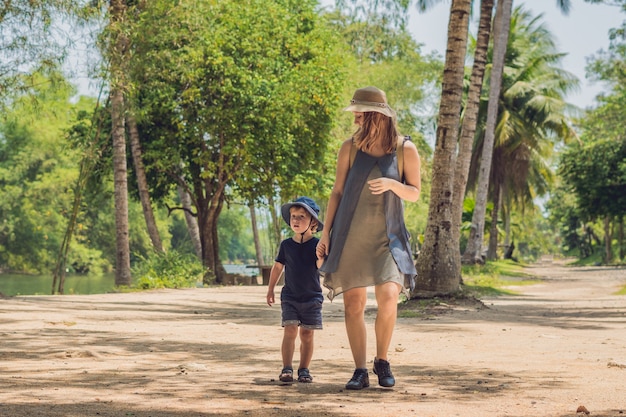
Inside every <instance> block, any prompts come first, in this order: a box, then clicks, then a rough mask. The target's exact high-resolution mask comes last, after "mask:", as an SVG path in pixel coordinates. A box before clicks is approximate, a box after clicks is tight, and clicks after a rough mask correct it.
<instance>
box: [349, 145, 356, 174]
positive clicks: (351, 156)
mask: <svg viewBox="0 0 626 417" xmlns="http://www.w3.org/2000/svg"><path fill="white" fill-rule="evenodd" d="M351 140H352V146H351V147H350V168H352V164H354V158H355V157H356V151H357V147H356V143H354V138H351Z"/></svg>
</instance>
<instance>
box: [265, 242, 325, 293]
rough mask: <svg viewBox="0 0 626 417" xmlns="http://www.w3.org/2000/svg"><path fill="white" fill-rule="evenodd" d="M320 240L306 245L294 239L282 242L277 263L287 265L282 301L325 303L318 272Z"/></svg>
mask: <svg viewBox="0 0 626 417" xmlns="http://www.w3.org/2000/svg"><path fill="white" fill-rule="evenodd" d="M317 242H319V239H318V238H316V237H314V238H311V239H309V240H308V241H306V242H304V243H298V242H296V241H295V240H293V239H292V238H289V239H285V240H283V241H282V242H280V249H279V250H278V255H277V256H276V259H275V260H276V262H280V263H281V264H283V265H285V285H284V286H283V290H282V292H281V294H280V299H281V300H283V299H288V300H291V301H297V302H305V301H313V300H316V299H317V300H319V301H320V302H323V301H324V295H323V294H322V286H321V285H320V275H319V273H318V272H317V263H316V261H317V256H316V254H315V248H316V247H317Z"/></svg>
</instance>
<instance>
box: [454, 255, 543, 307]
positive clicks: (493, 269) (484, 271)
mask: <svg viewBox="0 0 626 417" xmlns="http://www.w3.org/2000/svg"><path fill="white" fill-rule="evenodd" d="M461 274H462V276H463V286H462V291H463V292H464V293H467V294H468V295H471V296H473V297H476V298H480V297H485V296H489V297H493V296H498V295H517V294H519V293H518V292H516V291H514V290H511V289H510V288H509V287H512V286H523V285H534V284H537V283H539V282H540V281H539V280H537V279H535V277H534V276H533V275H532V274H529V273H528V272H526V271H525V270H524V265H523V264H519V263H516V262H512V261H509V260H502V261H493V262H492V261H488V262H487V263H486V264H485V265H472V266H463V267H462V271H461Z"/></svg>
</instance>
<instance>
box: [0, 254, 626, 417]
mask: <svg viewBox="0 0 626 417" xmlns="http://www.w3.org/2000/svg"><path fill="white" fill-rule="evenodd" d="M530 272H532V273H534V274H536V275H537V276H539V277H542V278H543V279H544V281H543V282H542V283H541V284H538V285H532V286H526V287H516V288H515V290H516V291H519V292H521V293H520V294H519V295H515V296H502V297H497V298H489V299H483V302H484V304H485V306H484V307H481V305H479V304H469V305H468V304H463V305H450V306H448V307H445V306H444V307H443V308H442V307H441V306H440V307H438V308H437V309H435V310H432V311H427V312H426V313H424V314H415V315H414V316H415V317H407V316H411V314H408V313H403V314H402V315H403V316H404V317H403V318H400V319H399V320H398V324H397V328H396V331H395V333H394V338H393V342H392V348H391V352H390V361H391V364H392V369H393V371H394V373H395V375H396V378H397V385H396V386H395V387H394V388H392V389H384V388H381V387H379V386H378V385H377V383H376V382H377V381H376V377H375V376H374V375H373V374H371V373H370V378H371V381H372V386H371V387H370V388H368V389H365V390H363V391H346V390H345V389H344V384H345V383H346V382H347V380H348V379H349V378H350V376H351V374H352V370H353V364H352V359H351V355H350V350H349V347H348V342H347V338H346V335H345V329H344V325H343V311H342V309H343V303H342V299H341V298H338V299H336V300H335V301H334V302H333V303H330V302H326V303H325V305H324V320H325V324H324V325H325V328H324V330H322V331H319V332H316V336H315V337H316V348H315V349H316V350H315V353H314V359H313V363H312V365H311V373H312V375H313V377H314V382H313V383H312V384H299V383H294V384H282V383H280V382H278V380H277V376H278V373H279V371H280V368H281V362H280V342H281V337H282V329H281V327H280V307H279V306H274V307H271V308H270V307H268V306H267V305H266V304H265V291H266V288H265V287H263V286H237V287H221V288H205V289H188V290H164V291H149V292H141V293H131V294H101V295H87V296H76V295H68V296H21V297H13V298H8V299H0V416H2V417H8V416H10V417H23V416H54V417H56V416H72V417H73V416H80V417H82V416H140V417H165V416H168V417H179V416H181V417H182V416H186V417H187V416H189V417H195V416H281V417H287V416H294V417H295V416H299V417H313V416H330V417H335V416H364V417H367V416H394V417H395V416H438V417H439V416H443V417H450V416H480V417H490V416H516V417H526V416H528V417H530V416H533V417H535V416H553V417H565V416H577V415H579V416H584V415H585V414H584V413H582V412H577V410H580V411H584V410H583V409H582V408H581V407H584V408H585V410H587V411H588V412H589V413H590V415H591V416H611V417H614V416H626V296H616V295H614V293H615V291H617V290H618V289H619V288H620V287H621V286H623V285H625V284H626V269H624V268H621V269H619V268H600V267H597V268H591V267H586V268H574V267H565V266H563V265H557V264H544V265H537V266H534V267H532V268H530ZM372 295H373V294H370V303H371V305H370V307H369V308H368V314H367V322H368V331H369V340H370V342H369V350H370V351H371V352H372V357H373V355H374V353H373V352H374V350H373V349H374V339H373V318H374V314H373V313H374V306H375V304H374V303H373V299H372V298H371V296H372ZM296 358H297V355H296Z"/></svg>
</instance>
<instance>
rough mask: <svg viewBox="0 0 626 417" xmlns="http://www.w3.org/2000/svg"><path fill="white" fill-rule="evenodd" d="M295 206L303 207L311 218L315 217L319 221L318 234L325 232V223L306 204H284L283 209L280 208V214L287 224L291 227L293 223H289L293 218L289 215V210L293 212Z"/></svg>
mask: <svg viewBox="0 0 626 417" xmlns="http://www.w3.org/2000/svg"><path fill="white" fill-rule="evenodd" d="M293 206H298V207H302V208H303V209H305V210H306V211H307V212H308V213H309V214H310V215H311V217H313V218H314V219H315V220H317V231H318V232H321V231H322V230H324V223H322V221H321V220H320V219H319V218H318V217H317V213H316V212H314V211H313V209H312V208H311V207H309V206H307V205H306V204H304V203H300V202H298V201H296V202H293V203H287V204H283V205H282V207H281V208H280V212H281V214H282V215H283V220H284V221H285V223H287V224H288V225H290V226H291V223H290V222H289V220H290V218H291V214H290V213H289V210H291V208H292V207H293Z"/></svg>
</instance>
